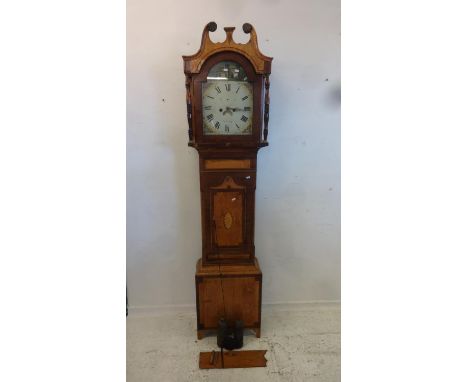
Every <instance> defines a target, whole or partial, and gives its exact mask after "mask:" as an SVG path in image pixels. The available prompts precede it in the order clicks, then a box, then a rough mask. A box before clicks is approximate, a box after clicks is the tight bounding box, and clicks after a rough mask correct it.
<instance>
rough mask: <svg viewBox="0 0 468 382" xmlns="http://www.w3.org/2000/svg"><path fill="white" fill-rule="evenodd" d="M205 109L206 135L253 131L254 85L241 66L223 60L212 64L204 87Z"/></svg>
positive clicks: (247, 133) (238, 133)
mask: <svg viewBox="0 0 468 382" xmlns="http://www.w3.org/2000/svg"><path fill="white" fill-rule="evenodd" d="M202 109H203V134H205V135H251V134H252V115H253V114H252V113H253V91H252V84H251V83H250V82H249V81H248V78H247V76H246V74H245V71H244V69H243V68H242V66H241V65H239V64H238V63H236V62H233V61H223V62H220V63H218V64H216V65H214V66H213V68H212V69H211V70H210V72H209V73H208V77H207V81H206V83H204V84H203V87H202Z"/></svg>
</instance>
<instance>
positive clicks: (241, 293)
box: [195, 258, 262, 339]
mask: <svg viewBox="0 0 468 382" xmlns="http://www.w3.org/2000/svg"><path fill="white" fill-rule="evenodd" d="M195 287H196V294H197V336H198V339H202V338H203V337H204V336H205V335H206V334H209V333H213V334H216V330H217V327H218V321H219V320H220V319H221V318H224V319H225V320H226V321H227V322H228V323H229V324H233V323H234V322H235V321H236V320H242V321H243V322H244V328H245V329H252V330H254V331H255V333H256V336H257V337H258V338H259V337H260V328H261V309H262V271H261V270H260V266H259V265H258V261H257V259H256V258H255V259H254V263H253V264H237V265H203V264H202V261H201V259H200V260H198V262H197V269H196V273H195Z"/></svg>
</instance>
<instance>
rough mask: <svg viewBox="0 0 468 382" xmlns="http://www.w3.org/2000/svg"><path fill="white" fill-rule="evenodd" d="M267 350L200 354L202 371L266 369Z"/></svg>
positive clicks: (199, 363)
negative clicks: (248, 368)
mask: <svg viewBox="0 0 468 382" xmlns="http://www.w3.org/2000/svg"><path fill="white" fill-rule="evenodd" d="M266 352H267V350H235V351H230V352H227V351H223V354H222V356H221V352H219V351H217V352H214V354H213V352H200V358H199V362H198V365H199V367H200V369H232V368H247V367H266V365H267V362H268V361H267V359H266V358H265V354H266Z"/></svg>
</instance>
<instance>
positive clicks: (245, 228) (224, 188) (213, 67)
mask: <svg viewBox="0 0 468 382" xmlns="http://www.w3.org/2000/svg"><path fill="white" fill-rule="evenodd" d="M216 28H217V25H216V23H214V22H210V23H209V24H207V25H206V26H205V28H204V30H203V35H202V41H201V46H200V49H199V50H198V52H197V53H195V54H194V55H192V56H183V60H184V73H185V76H186V77H185V78H186V80H185V87H186V102H187V120H188V127H189V128H188V136H189V143H188V145H189V146H191V147H193V148H195V149H196V150H197V151H198V154H199V171H200V192H201V218H202V258H201V259H199V260H198V262H197V266H196V273H195V286H196V299H197V333H198V338H199V339H201V338H203V335H204V334H205V332H206V331H209V330H213V329H216V328H217V325H218V321H219V319H221V318H224V319H225V320H227V322H228V323H229V324H232V323H233V322H234V321H235V320H242V321H243V322H244V327H245V328H249V329H253V330H254V331H255V332H256V335H257V337H260V328H261V300H262V272H261V270H260V267H259V264H258V261H257V259H256V257H255V245H254V227H255V187H256V173H257V152H258V150H259V149H260V148H261V147H264V146H268V142H267V136H268V119H269V103H270V101H269V87H270V82H269V75H270V73H271V61H272V58H271V57H267V56H265V55H263V54H262V53H261V52H260V50H259V48H258V43H257V34H256V32H255V29H254V28H253V27H252V25H250V24H244V25H243V31H244V32H245V33H249V34H250V40H249V42H247V43H246V44H238V43H236V42H235V41H234V40H233V37H232V34H233V32H234V29H235V28H234V27H226V28H224V30H225V32H226V40H225V41H224V42H220V43H214V42H212V41H211V39H210V37H209V32H214V31H215V30H216Z"/></svg>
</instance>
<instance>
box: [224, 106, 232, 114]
mask: <svg viewBox="0 0 468 382" xmlns="http://www.w3.org/2000/svg"><path fill="white" fill-rule="evenodd" d="M233 111H234V110H233V108H232V107H229V106H226V110H224V111H223V115H225V114H226V113H231V114H232V112H233Z"/></svg>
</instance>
